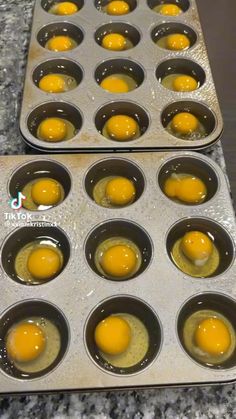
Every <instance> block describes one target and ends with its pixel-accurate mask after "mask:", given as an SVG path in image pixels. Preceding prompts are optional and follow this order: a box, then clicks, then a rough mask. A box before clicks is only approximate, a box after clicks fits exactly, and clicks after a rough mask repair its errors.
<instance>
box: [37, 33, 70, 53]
mask: <svg viewBox="0 0 236 419" xmlns="http://www.w3.org/2000/svg"><path fill="white" fill-rule="evenodd" d="M77 45H78V44H77V43H76V42H75V41H74V39H72V38H70V37H69V36H65V35H57V36H53V37H52V38H50V39H49V40H48V41H47V43H46V44H45V48H47V49H49V50H50V51H54V52H61V51H70V50H72V49H74V48H76V47H77Z"/></svg>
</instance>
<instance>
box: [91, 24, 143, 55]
mask: <svg viewBox="0 0 236 419" xmlns="http://www.w3.org/2000/svg"><path fill="white" fill-rule="evenodd" d="M94 37H95V40H96V42H97V43H98V45H100V46H102V47H103V48H105V49H107V50H109V51H124V50H127V49H131V48H134V47H135V46H136V45H137V44H138V43H139V41H140V33H139V31H138V29H136V28H135V27H134V26H132V25H129V24H128V23H124V22H112V23H107V24H106V25H102V26H101V27H100V28H98V29H97V30H96V32H95V35H94Z"/></svg>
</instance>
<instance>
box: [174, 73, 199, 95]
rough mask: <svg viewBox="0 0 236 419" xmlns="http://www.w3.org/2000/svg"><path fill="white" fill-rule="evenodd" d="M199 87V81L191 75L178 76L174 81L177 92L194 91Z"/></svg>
mask: <svg viewBox="0 0 236 419" xmlns="http://www.w3.org/2000/svg"><path fill="white" fill-rule="evenodd" d="M197 87H198V83H197V81H196V80H195V79H194V78H193V77H191V76H178V77H176V78H175V79H174V81H173V88H174V90H175V91H177V92H192V90H196V89H197Z"/></svg>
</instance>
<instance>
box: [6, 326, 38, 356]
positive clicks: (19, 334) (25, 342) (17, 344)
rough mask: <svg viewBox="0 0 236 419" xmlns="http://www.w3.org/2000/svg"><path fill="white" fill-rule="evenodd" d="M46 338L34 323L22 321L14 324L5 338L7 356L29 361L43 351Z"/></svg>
mask: <svg viewBox="0 0 236 419" xmlns="http://www.w3.org/2000/svg"><path fill="white" fill-rule="evenodd" d="M45 345H46V339H45V336H44V333H43V331H42V329H41V328H40V327H39V326H37V325H36V324H31V323H26V322H25V323H22V324H19V325H18V326H15V327H14V328H13V329H12V330H11V331H10V332H9V334H8V336H7V339H6V350H7V354H8V356H9V358H11V359H12V360H13V361H17V362H29V361H33V360H34V359H36V358H38V356H39V355H41V353H42V352H43V351H44V349H45Z"/></svg>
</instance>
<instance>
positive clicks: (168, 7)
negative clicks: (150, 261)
mask: <svg viewBox="0 0 236 419" xmlns="http://www.w3.org/2000/svg"><path fill="white" fill-rule="evenodd" d="M152 10H154V11H155V12H157V13H160V14H161V15H164V16H178V15H179V14H180V13H182V10H181V8H180V7H179V6H177V4H172V3H167V4H160V5H158V6H155V7H154V8H153V9H152Z"/></svg>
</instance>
